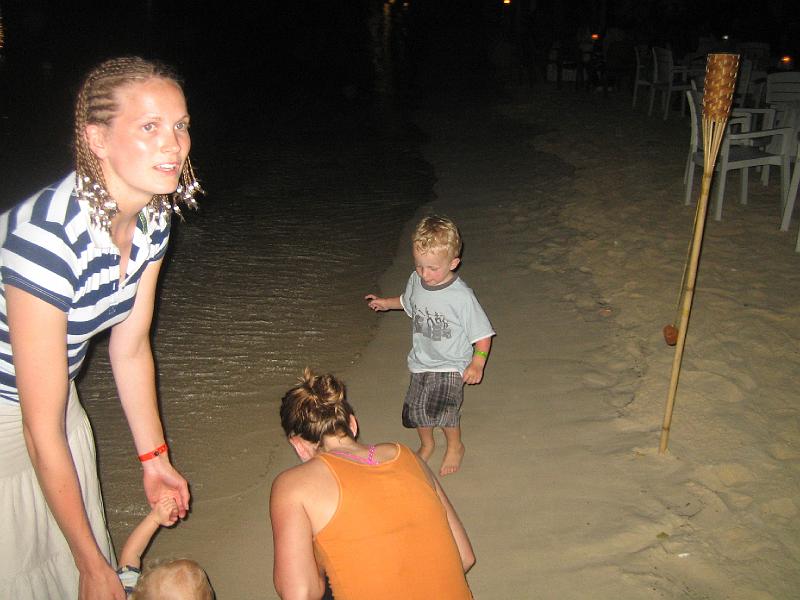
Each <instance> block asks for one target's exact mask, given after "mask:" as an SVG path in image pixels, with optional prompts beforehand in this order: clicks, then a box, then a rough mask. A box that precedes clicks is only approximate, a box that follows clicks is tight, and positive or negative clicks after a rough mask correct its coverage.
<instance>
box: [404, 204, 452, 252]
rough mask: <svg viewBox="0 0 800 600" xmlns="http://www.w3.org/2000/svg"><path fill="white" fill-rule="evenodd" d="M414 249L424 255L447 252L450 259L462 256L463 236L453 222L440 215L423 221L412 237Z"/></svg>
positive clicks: (431, 216) (430, 216)
mask: <svg viewBox="0 0 800 600" xmlns="http://www.w3.org/2000/svg"><path fill="white" fill-rule="evenodd" d="M411 242H412V244H413V245H414V249H415V250H417V251H418V252H422V253H423V254H427V253H429V252H441V251H442V250H445V251H446V252H447V254H448V257H449V258H455V257H457V256H459V255H460V254H461V234H460V233H459V231H458V227H456V224H455V223H453V221H452V220H450V219H448V218H447V217H444V216H440V215H429V216H427V217H425V218H424V219H422V220H421V221H420V222H419V223H418V224H417V226H416V228H415V229H414V233H413V234H412V235H411Z"/></svg>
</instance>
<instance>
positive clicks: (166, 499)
mask: <svg viewBox="0 0 800 600" xmlns="http://www.w3.org/2000/svg"><path fill="white" fill-rule="evenodd" d="M152 515H153V517H154V518H155V520H156V521H157V522H158V524H159V525H161V526H163V527H169V526H170V525H174V524H175V522H176V521H177V520H178V503H177V502H176V501H175V498H173V497H172V496H162V497H161V498H160V499H159V501H158V502H156V505H155V506H154V507H153V512H152Z"/></svg>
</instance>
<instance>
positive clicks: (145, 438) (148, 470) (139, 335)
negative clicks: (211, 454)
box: [108, 261, 189, 518]
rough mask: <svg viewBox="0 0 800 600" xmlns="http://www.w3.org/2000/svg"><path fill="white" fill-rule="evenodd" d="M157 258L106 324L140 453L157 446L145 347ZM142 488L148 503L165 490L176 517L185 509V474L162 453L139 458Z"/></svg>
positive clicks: (151, 372)
mask: <svg viewBox="0 0 800 600" xmlns="http://www.w3.org/2000/svg"><path fill="white" fill-rule="evenodd" d="M160 268H161V261H158V262H156V263H152V264H150V265H148V267H147V268H146V269H145V271H144V273H143V274H142V279H141V281H140V282H139V288H138V290H137V293H136V300H135V302H134V305H133V310H132V311H131V314H130V315H128V318H127V319H125V320H124V321H122V322H121V323H118V324H117V325H115V326H114V328H113V329H112V330H111V340H110V342H109V346H108V353H109V356H110V358H111V369H112V371H113V372H114V381H115V382H116V384H117V391H118V392H119V398H120V402H121V403H122V408H123V410H124V411H125V416H126V417H127V419H128V425H129V426H130V428H131V433H132V434H133V440H134V443H135V445H136V453H137V454H139V455H141V454H145V453H147V452H151V451H152V450H154V449H155V448H158V447H159V446H161V445H162V444H163V443H164V441H165V439H164V430H163V428H162V426H161V417H160V416H159V413H158V403H157V400H156V383H155V365H154V364H153V352H152V350H151V348H150V325H151V323H152V320H153V308H154V305H155V295H156V284H157V282H158V273H159V269H160ZM142 468H143V470H144V489H145V493H146V495H147V500H148V502H149V503H150V506H155V503H156V502H158V499H159V498H161V497H162V496H165V495H169V496H172V497H173V498H175V500H176V502H177V503H178V514H179V516H180V517H181V518H183V517H185V516H186V511H187V510H189V488H188V485H187V483H186V480H185V479H184V478H183V477H182V476H181V475H180V473H178V472H177V471H176V470H175V468H174V467H173V466H172V464H171V463H170V460H169V455H168V454H167V453H163V454H161V455H159V456H158V457H156V458H152V459H150V460H147V461H145V462H143V463H142Z"/></svg>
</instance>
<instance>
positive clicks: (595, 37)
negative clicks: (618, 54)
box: [592, 33, 600, 40]
mask: <svg viewBox="0 0 800 600" xmlns="http://www.w3.org/2000/svg"><path fill="white" fill-rule="evenodd" d="M592 39H593V40H599V39H600V34H599V33H593V34H592Z"/></svg>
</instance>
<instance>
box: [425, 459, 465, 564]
mask: <svg viewBox="0 0 800 600" xmlns="http://www.w3.org/2000/svg"><path fill="white" fill-rule="evenodd" d="M416 458H417V462H418V463H419V466H420V467H422V471H423V473H425V475H426V477H427V478H428V482H429V483H430V484H431V486H432V487H433V488H434V489H435V490H436V495H437V496H439V500H440V501H441V503H442V506H444V510H445V512H446V513H447V524H448V525H449V526H450V532H451V533H452V534H453V539H454V540H455V541H456V547H457V548H458V554H459V556H461V566H462V567H463V568H464V573H466V572H467V571H469V570H470V569H471V568H472V565H474V564H475V553H474V552H473V551H472V544H471V543H470V541H469V537H468V536H467V530H466V529H464V525H463V524H462V523H461V519H459V518H458V514H457V513H456V509H455V508H453V505H452V504H450V499H449V498H448V497H447V494H445V493H444V490H443V489H442V486H441V485H439V481H438V480H437V479H436V477H435V476H434V474H433V472H432V471H431V469H430V467H429V466H428V464H427V463H426V462H425V461H424V460H422V459H421V458H420V457H419V456H417V457H416Z"/></svg>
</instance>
